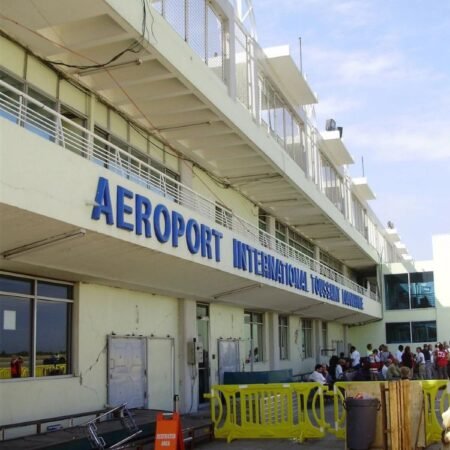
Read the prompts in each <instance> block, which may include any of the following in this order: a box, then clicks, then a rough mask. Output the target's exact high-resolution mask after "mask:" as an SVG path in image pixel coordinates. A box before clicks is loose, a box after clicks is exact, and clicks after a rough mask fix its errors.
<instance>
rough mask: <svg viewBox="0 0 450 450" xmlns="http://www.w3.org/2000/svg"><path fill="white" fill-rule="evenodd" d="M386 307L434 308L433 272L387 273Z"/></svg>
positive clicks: (385, 279)
mask: <svg viewBox="0 0 450 450" xmlns="http://www.w3.org/2000/svg"><path fill="white" fill-rule="evenodd" d="M384 281H385V290H386V309H390V310H393V309H417V308H434V307H435V297H434V277H433V272H415V273H411V274H408V273H403V274H397V275H385V277H384Z"/></svg>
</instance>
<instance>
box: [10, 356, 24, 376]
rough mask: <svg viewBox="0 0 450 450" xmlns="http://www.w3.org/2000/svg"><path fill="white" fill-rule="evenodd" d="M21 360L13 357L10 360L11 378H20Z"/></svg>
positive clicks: (19, 357)
mask: <svg viewBox="0 0 450 450" xmlns="http://www.w3.org/2000/svg"><path fill="white" fill-rule="evenodd" d="M22 364H23V359H22V357H21V356H17V355H13V356H12V358H11V363H10V365H11V378H20V377H21V376H22Z"/></svg>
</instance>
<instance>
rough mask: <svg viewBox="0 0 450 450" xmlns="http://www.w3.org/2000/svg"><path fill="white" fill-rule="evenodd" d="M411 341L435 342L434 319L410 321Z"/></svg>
mask: <svg viewBox="0 0 450 450" xmlns="http://www.w3.org/2000/svg"><path fill="white" fill-rule="evenodd" d="M411 328H412V341H413V342H436V340H437V338H436V321H434V320H431V321H427V322H412V323H411Z"/></svg>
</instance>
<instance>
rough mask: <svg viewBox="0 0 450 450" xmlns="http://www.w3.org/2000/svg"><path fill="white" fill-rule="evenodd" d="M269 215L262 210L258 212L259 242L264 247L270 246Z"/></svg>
mask: <svg viewBox="0 0 450 450" xmlns="http://www.w3.org/2000/svg"><path fill="white" fill-rule="evenodd" d="M269 217H270V216H269V215H268V214H267V213H266V212H265V211H264V210H263V209H261V208H260V209H259V211H258V228H259V230H260V231H259V242H261V244H262V245H264V247H269V246H270V241H269V236H268V234H266V233H269Z"/></svg>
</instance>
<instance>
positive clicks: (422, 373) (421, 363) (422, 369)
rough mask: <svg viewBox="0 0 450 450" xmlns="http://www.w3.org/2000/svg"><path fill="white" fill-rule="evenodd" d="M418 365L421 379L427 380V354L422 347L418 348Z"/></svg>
mask: <svg viewBox="0 0 450 450" xmlns="http://www.w3.org/2000/svg"><path fill="white" fill-rule="evenodd" d="M415 359H416V365H417V368H418V377H419V380H425V355H424V354H423V352H422V349H421V348H420V347H417V348H416V358H415Z"/></svg>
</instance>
